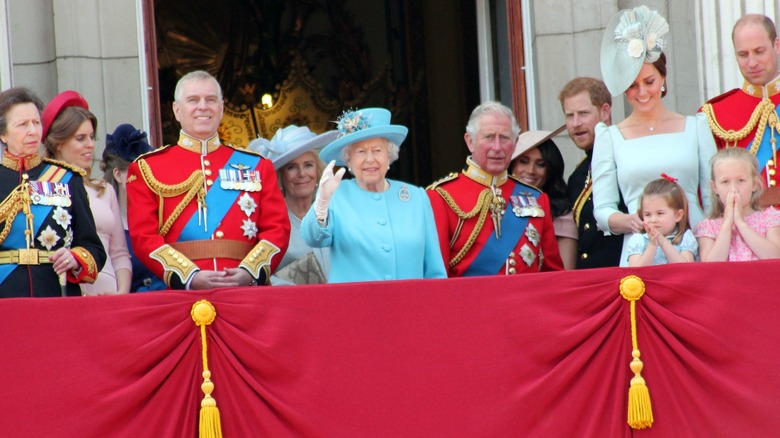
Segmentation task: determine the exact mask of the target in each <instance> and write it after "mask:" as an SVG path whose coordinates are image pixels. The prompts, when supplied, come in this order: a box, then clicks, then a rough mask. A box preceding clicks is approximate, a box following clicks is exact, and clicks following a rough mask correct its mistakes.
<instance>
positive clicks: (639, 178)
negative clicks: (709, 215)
mask: <svg viewBox="0 0 780 438" xmlns="http://www.w3.org/2000/svg"><path fill="white" fill-rule="evenodd" d="M715 152H716V148H715V141H714V140H713V138H712V132H711V131H710V127H709V124H708V123H707V117H706V116H705V115H704V114H697V115H695V116H687V117H686V118H685V130H684V131H683V132H677V133H669V134H655V135H648V136H645V137H639V138H635V139H631V140H626V139H624V138H623V135H622V134H621V133H620V130H619V129H618V128H617V126H607V125H605V124H604V123H599V124H598V125H596V142H595V144H594V148H593V164H592V166H593V167H592V169H593V214H594V216H595V217H596V222H597V223H598V226H599V229H600V230H602V231H605V232H607V233H611V230H610V229H609V217H610V216H611V215H612V214H613V213H616V212H618V211H619V210H618V208H617V206H618V202H619V201H620V198H619V196H620V194H621V193H622V194H623V199H624V200H625V202H626V207H628V211H629V213H631V214H635V213H636V211H637V210H638V209H639V197H640V196H641V195H642V191H643V190H644V188H645V185H646V184H647V183H649V182H650V181H652V180H654V179H657V178H660V177H661V173H665V174H667V175H669V176H672V177H674V178H677V183H678V184H679V185H680V187H682V189H683V190H684V191H685V195H686V196H687V198H688V213H689V217H690V221H691V224H690V225H691V228H692V229H693V228H695V227H696V224H698V223H699V221H701V220H702V219H704V213H703V211H702V208H701V207H700V206H699V196H698V191H699V189H701V196H702V201H703V202H704V210H709V206H710V165H709V161H710V158H711V157H712V156H713V155H715ZM627 243H628V238H627V237H624V239H623V251H622V253H621V256H620V266H628V255H627V253H626V249H627Z"/></svg>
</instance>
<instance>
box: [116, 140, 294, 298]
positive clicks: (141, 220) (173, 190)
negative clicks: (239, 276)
mask: <svg viewBox="0 0 780 438" xmlns="http://www.w3.org/2000/svg"><path fill="white" fill-rule="evenodd" d="M127 194H128V225H129V232H130V237H131V240H132V245H133V250H134V252H135V254H136V255H137V256H138V258H139V259H140V260H141V262H143V263H144V264H145V265H146V266H147V267H148V268H149V270H151V271H152V272H153V273H154V274H155V275H157V276H158V277H160V278H162V279H163V280H164V281H165V283H166V284H167V285H168V286H169V287H171V288H174V289H181V288H184V287H185V286H187V285H188V284H189V282H190V281H191V280H192V277H193V276H194V275H195V273H196V272H198V271H199V270H201V269H204V270H223V269H227V268H235V267H242V268H244V269H246V270H247V271H249V273H250V274H251V275H252V276H253V277H254V278H255V279H256V280H257V281H258V283H259V284H267V282H268V280H269V279H270V276H271V273H272V272H273V270H274V269H276V266H277V265H278V264H279V262H280V261H281V260H282V257H283V256H284V253H285V251H286V250H287V244H288V242H289V235H290V220H289V218H288V216H287V207H286V204H285V202H284V198H283V197H282V193H281V190H280V189H279V183H278V181H277V179H276V173H275V172H274V168H273V165H272V164H271V161H270V160H267V159H265V158H263V157H261V156H259V155H257V154H254V153H252V152H250V151H245V150H242V149H236V148H233V147H231V146H226V145H221V144H220V142H219V139H218V138H217V137H216V136H214V137H212V138H211V139H209V140H207V141H203V142H201V141H200V140H197V139H195V138H192V137H189V136H187V135H186V134H184V133H183V132H182V134H181V136H180V138H179V144H178V145H173V146H166V147H164V148H161V149H158V150H156V151H154V152H150V153H148V154H145V155H142V156H141V157H139V158H138V159H137V160H136V161H135V162H134V163H132V164H131V165H130V168H129V169H128V174H127Z"/></svg>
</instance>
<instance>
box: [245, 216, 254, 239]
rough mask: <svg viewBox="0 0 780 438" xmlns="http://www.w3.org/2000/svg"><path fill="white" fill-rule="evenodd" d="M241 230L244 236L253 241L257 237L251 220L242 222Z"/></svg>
mask: <svg viewBox="0 0 780 438" xmlns="http://www.w3.org/2000/svg"><path fill="white" fill-rule="evenodd" d="M241 229H242V230H244V236H246V237H248V238H250V239H254V238H255V236H257V224H256V223H254V222H253V221H252V220H251V219H246V220H244V225H241Z"/></svg>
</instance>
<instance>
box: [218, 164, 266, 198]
mask: <svg viewBox="0 0 780 438" xmlns="http://www.w3.org/2000/svg"><path fill="white" fill-rule="evenodd" d="M231 166H232V167H236V169H219V180H220V181H219V186H220V187H222V188H223V189H224V190H243V191H245V192H259V191H260V190H262V188H263V184H262V182H261V180H260V171H258V170H249V168H248V167H247V166H243V165H240V164H231Z"/></svg>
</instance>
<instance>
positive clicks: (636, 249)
mask: <svg viewBox="0 0 780 438" xmlns="http://www.w3.org/2000/svg"><path fill="white" fill-rule="evenodd" d="M674 237H675V235H671V236H666V239H667V240H669V241H670V242H671V240H672V239H674ZM649 243H650V239H649V238H648V237H647V233H634V234H632V235H631V237H629V239H628V249H627V251H628V256H626V257H627V258H628V257H631V256H632V255H634V254H639V255H642V253H644V252H645V248H647V245H648V244H649ZM672 247H673V248H674V249H676V250H677V252H679V253H682V252H683V251H688V252H690V253H691V254H693V259H694V260H699V242H697V241H696V238H695V237H693V231H691V230H685V233H684V234H683V238H682V241H680V243H679V244H677V245H675V244H672ZM667 263H669V260H667V259H666V254H665V253H664V250H663V249H661V247H660V246H659V247H658V248H657V250H656V252H655V257H653V265H665V264H667Z"/></svg>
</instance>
